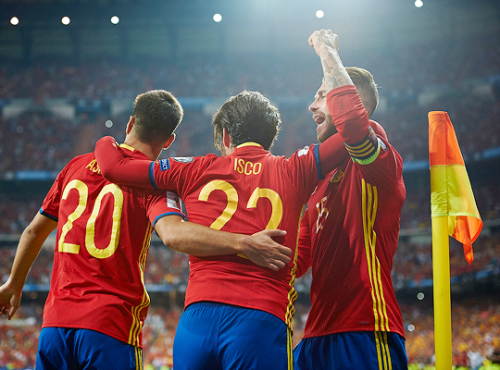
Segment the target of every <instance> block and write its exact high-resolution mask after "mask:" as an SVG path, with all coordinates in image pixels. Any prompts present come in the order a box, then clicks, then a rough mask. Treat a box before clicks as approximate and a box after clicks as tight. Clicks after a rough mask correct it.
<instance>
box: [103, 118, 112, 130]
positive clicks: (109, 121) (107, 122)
mask: <svg viewBox="0 0 500 370" xmlns="http://www.w3.org/2000/svg"><path fill="white" fill-rule="evenodd" d="M104 126H106V127H107V128H111V127H113V121H111V120H109V119H108V120H107V121H106V122H105V123H104Z"/></svg>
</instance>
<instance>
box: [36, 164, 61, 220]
mask: <svg viewBox="0 0 500 370" xmlns="http://www.w3.org/2000/svg"><path fill="white" fill-rule="evenodd" d="M66 167H67V166H66ZM66 167H65V168H64V169H63V170H62V171H61V172H59V175H57V178H56V181H54V183H53V184H52V187H51V188H50V190H49V192H48V193H47V195H46V196H45V199H44V200H43V204H42V207H41V208H40V213H41V214H42V215H44V216H46V217H48V218H50V219H51V220H54V221H57V220H58V218H59V205H60V204H61V197H62V191H63V190H62V183H63V180H64V175H65V173H66Z"/></svg>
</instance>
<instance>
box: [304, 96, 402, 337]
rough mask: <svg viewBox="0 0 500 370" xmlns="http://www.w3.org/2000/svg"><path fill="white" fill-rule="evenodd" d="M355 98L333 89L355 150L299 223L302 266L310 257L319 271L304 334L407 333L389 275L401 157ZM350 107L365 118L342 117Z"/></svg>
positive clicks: (334, 106) (330, 100)
mask: <svg viewBox="0 0 500 370" xmlns="http://www.w3.org/2000/svg"><path fill="white" fill-rule="evenodd" d="M349 99H350V98H349V97H347V99H345V98H343V97H338V96H335V94H334V92H330V93H329V94H328V95H327V104H328V108H329V110H330V112H331V115H332V119H333V122H334V124H336V127H337V129H338V131H339V133H340V134H341V135H342V137H343V138H344V140H345V143H346V148H347V149H348V151H349V153H350V155H351V158H350V159H348V160H346V161H345V162H344V163H343V164H342V165H341V166H339V168H337V169H336V170H334V171H332V172H331V173H329V174H328V175H327V176H326V177H325V179H324V180H323V181H322V182H321V183H320V184H319V185H318V187H317V188H316V190H315V192H314V193H313V194H312V196H311V198H310V199H309V201H308V208H307V211H306V215H305V217H304V219H303V221H302V224H301V228H300V249H299V250H300V255H299V268H298V274H299V275H301V274H303V273H304V272H305V271H306V270H307V267H308V266H309V265H310V264H311V262H312V277H313V279H312V284H311V289H310V295H311V302H312V306H311V310H310V312H309V316H308V319H307V322H306V327H305V332H304V337H305V338H307V337H316V336H323V335H328V334H332V333H339V332H348V331H390V332H396V333H398V334H400V335H402V336H403V337H404V330H403V322H402V318H401V312H400V309H399V306H398V303H397V301H396V297H395V293H394V288H393V285H392V279H391V270H392V262H393V256H394V252H395V251H396V247H397V242H398V236H399V219H400V215H401V207H402V206H403V202H404V200H405V197H406V190H405V186H404V182H403V177H402V169H403V161H402V159H401V156H400V155H399V154H398V153H397V152H396V150H395V149H394V148H393V147H392V146H391V145H390V144H389V143H388V142H387V140H386V138H385V134H382V135H377V136H376V135H375V134H374V131H373V129H372V128H371V127H370V125H369V121H368V116H363V115H361V114H359V112H356V111H357V110H364V108H363V107H362V106H359V105H358V106H357V108H356V109H354V110H352V111H350V112H346V111H345V110H346V109H345V107H352V106H353V103H351V102H350V101H349ZM339 107H340V108H339ZM341 115H344V116H342V119H339V117H340V116H341ZM345 115H356V116H359V117H363V119H361V120H358V121H351V123H350V124H349V125H348V126H347V125H342V124H339V122H340V123H341V122H342V121H343V120H345V119H346V117H345ZM377 125H378V124H376V123H374V122H373V121H372V126H375V127H376V126H377Z"/></svg>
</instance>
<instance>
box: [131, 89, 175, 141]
mask: <svg viewBox="0 0 500 370" xmlns="http://www.w3.org/2000/svg"><path fill="white" fill-rule="evenodd" d="M183 115H184V112H183V110H182V107H181V105H180V103H179V102H178V101H177V99H176V98H175V97H174V96H173V95H172V93H170V92H168V91H165V90H152V91H148V92H145V93H143V94H140V95H138V96H137V97H136V98H135V101H134V113H133V114H132V116H133V117H134V130H135V133H136V135H137V137H138V139H139V140H140V141H142V142H143V143H155V142H162V141H166V140H167V139H168V138H169V137H170V135H172V133H173V132H174V131H175V129H176V128H177V126H179V124H180V123H181V120H182V117H183Z"/></svg>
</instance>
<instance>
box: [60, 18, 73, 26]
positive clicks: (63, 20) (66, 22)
mask: <svg viewBox="0 0 500 370" xmlns="http://www.w3.org/2000/svg"><path fill="white" fill-rule="evenodd" d="M70 22H71V19H69V17H62V19H61V23H62V24H64V25H65V26H67V25H68V24H69V23H70Z"/></svg>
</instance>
